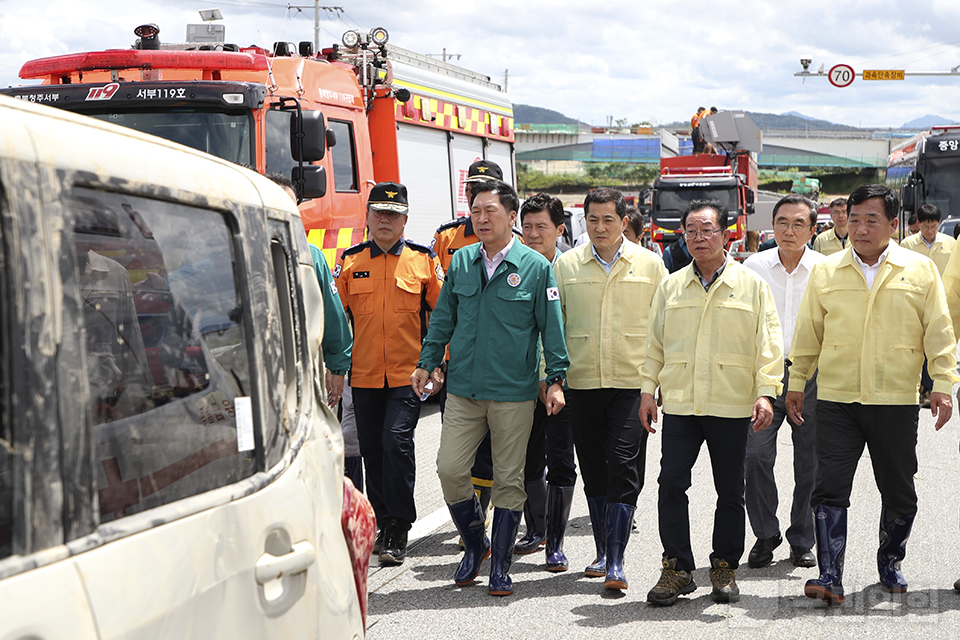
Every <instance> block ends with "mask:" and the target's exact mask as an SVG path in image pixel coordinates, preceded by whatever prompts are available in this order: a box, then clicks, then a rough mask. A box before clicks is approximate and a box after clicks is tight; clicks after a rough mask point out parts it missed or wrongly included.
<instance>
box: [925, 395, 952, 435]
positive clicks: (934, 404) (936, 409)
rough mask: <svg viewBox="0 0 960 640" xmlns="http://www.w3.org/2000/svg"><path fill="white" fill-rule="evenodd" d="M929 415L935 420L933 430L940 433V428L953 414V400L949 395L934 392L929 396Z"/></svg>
mask: <svg viewBox="0 0 960 640" xmlns="http://www.w3.org/2000/svg"><path fill="white" fill-rule="evenodd" d="M930 413H932V414H933V417H934V418H936V419H937V424H936V425H935V427H934V428H935V429H936V430H937V431H940V427H942V426H943V425H945V424H947V420H949V419H950V416H951V415H952V414H953V398H951V397H950V394H949V393H939V392H937V391H934V392H933V393H931V394H930Z"/></svg>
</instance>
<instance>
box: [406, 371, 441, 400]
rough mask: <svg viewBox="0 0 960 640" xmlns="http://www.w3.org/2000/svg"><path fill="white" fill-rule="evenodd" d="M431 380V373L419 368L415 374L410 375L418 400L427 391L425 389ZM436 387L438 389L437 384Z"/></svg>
mask: <svg viewBox="0 0 960 640" xmlns="http://www.w3.org/2000/svg"><path fill="white" fill-rule="evenodd" d="M429 380H430V372H429V371H427V370H426V369H423V368H421V367H417V368H416V369H415V370H414V372H413V373H412V374H410V385H411V386H412V387H413V392H414V393H415V394H417V397H418V398H419V397H420V396H422V395H423V392H424V391H426V389H424V387H426V386H427V382H428V381H429ZM434 387H436V383H434Z"/></svg>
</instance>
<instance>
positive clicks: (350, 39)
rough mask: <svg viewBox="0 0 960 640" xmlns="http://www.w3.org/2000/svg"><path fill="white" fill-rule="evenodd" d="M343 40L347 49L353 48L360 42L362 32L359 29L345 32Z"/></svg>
mask: <svg viewBox="0 0 960 640" xmlns="http://www.w3.org/2000/svg"><path fill="white" fill-rule="evenodd" d="M341 41H342V42H343V46H345V47H346V48H347V49H353V48H354V47H356V46H357V44H358V43H359V42H360V33H359V32H357V31H347V32H346V33H345V34H343V37H342V38H341Z"/></svg>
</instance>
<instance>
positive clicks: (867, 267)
mask: <svg viewBox="0 0 960 640" xmlns="http://www.w3.org/2000/svg"><path fill="white" fill-rule="evenodd" d="M891 242H892V241H891ZM888 253H890V245H889V244H888V245H887V248H886V249H884V250H883V253H881V254H880V259H879V260H877V263H876V264H867V263H866V262H864V261H863V260H861V259H860V256H858V255H857V252H856V250H854V252H853V259H854V260H855V261H856V262H857V264H858V265H860V270H861V271H863V277H864V278H866V279H867V291H871V290H873V281H874V280H876V279H877V273H878V272H879V271H880V265H882V264H883V261H884V260H886V259H887V254H888Z"/></svg>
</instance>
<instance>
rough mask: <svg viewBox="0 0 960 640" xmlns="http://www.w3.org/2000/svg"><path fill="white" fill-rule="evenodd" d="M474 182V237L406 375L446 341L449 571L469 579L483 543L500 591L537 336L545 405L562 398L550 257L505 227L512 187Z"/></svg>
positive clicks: (505, 587)
mask: <svg viewBox="0 0 960 640" xmlns="http://www.w3.org/2000/svg"><path fill="white" fill-rule="evenodd" d="M475 189H476V193H475V198H474V201H473V205H472V206H471V209H470V217H471V218H472V221H473V228H474V231H475V232H476V234H477V236H478V237H479V238H480V243H478V244H473V245H470V246H468V247H464V248H462V249H460V250H459V251H457V252H456V253H455V254H454V256H453V260H452V261H451V263H450V268H449V270H448V271H447V274H446V279H445V283H444V286H443V289H442V290H441V292H440V299H439V300H438V302H437V307H436V309H434V311H433V313H432V314H431V316H430V329H429V330H428V331H427V335H426V338H424V341H423V348H422V350H421V353H420V362H419V363H418V365H417V369H416V370H415V371H414V372H413V374H412V375H411V376H410V381H411V383H412V384H413V389H414V391H415V392H416V393H418V394H421V395H422V394H423V393H424V392H425V390H426V389H425V387H426V385H427V382H428V379H429V377H430V373H429V372H430V371H434V370H435V369H436V368H437V367H439V366H440V363H441V362H442V360H443V357H444V347H445V345H447V344H448V343H449V345H450V365H449V368H448V370H447V376H448V379H447V393H448V395H447V408H446V412H445V415H444V420H443V427H442V430H441V434H440V451H439V453H438V454H437V473H438V475H439V476H440V485H441V487H442V488H443V497H444V500H445V501H446V502H447V505H448V507H449V508H450V514H451V516H452V517H453V521H454V523H455V524H456V526H457V530H458V531H459V532H460V535H461V536H463V543H464V557H463V560H462V561H461V562H460V565H459V567H458V568H457V571H456V573H455V575H454V580H455V582H456V583H457V585H459V586H465V585H468V584H470V583H471V582H473V580H474V578H476V576H477V574H478V573H479V572H480V563H481V562H482V561H483V560H484V558H486V557H487V556H488V555H490V553H491V550H492V553H493V560H492V561H491V567H490V583H489V586H488V590H489V592H490V594H491V595H510V594H511V593H513V584H512V581H511V579H510V576H509V575H508V572H509V569H510V562H511V560H512V557H513V545H514V542H515V541H516V537H517V529H518V527H519V525H520V516H521V515H522V513H523V511H522V509H523V504H524V501H525V500H526V493H524V489H523V467H524V463H525V461H526V449H527V440H528V438H529V436H530V429H531V426H532V423H533V410H534V406H535V404H536V400H537V394H538V391H539V386H540V381H539V363H540V357H539V348H538V343H539V341H541V340H542V343H543V351H544V358H545V360H546V377H547V385H548V388H547V393H546V399H547V401H546V403H545V404H546V407H547V414H548V415H552V414H554V413H557V412H558V411H559V410H560V409H562V408H563V404H564V400H563V390H562V387H563V381H564V376H565V374H566V369H567V365H568V360H567V350H566V345H565V344H564V337H563V326H562V324H561V318H560V315H561V314H560V294H559V292H558V290H557V287H556V283H555V281H554V277H553V270H552V269H551V267H550V263H549V262H548V261H547V259H546V258H544V257H543V256H542V255H540V254H539V253H537V252H536V251H534V250H533V249H530V248H529V247H526V246H524V245H523V244H522V243H520V242H517V241H516V239H515V238H514V237H513V232H512V229H513V225H514V221H515V220H516V217H517V209H518V208H519V206H520V202H519V199H518V198H517V194H516V191H514V190H513V188H512V187H511V186H510V185H507V184H505V183H503V182H500V181H490V182H487V183H481V184H479V185H478V186H477V187H475ZM434 383H435V384H437V383H438V380H434ZM488 430H489V432H490V438H491V448H492V452H493V475H494V478H493V497H492V502H493V505H494V507H495V509H494V515H493V532H492V537H493V540H492V543H491V541H489V540H487V539H486V535H485V533H484V515H483V513H482V511H481V509H480V503H479V501H478V500H477V498H476V494H475V493H474V490H473V484H472V483H471V481H470V469H471V466H472V465H473V461H474V456H475V454H476V451H477V447H478V446H479V445H480V442H481V440H483V438H484V436H485V435H486V433H487V431H488Z"/></svg>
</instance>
